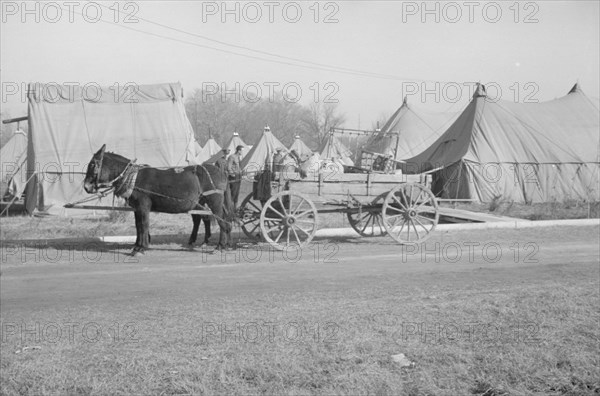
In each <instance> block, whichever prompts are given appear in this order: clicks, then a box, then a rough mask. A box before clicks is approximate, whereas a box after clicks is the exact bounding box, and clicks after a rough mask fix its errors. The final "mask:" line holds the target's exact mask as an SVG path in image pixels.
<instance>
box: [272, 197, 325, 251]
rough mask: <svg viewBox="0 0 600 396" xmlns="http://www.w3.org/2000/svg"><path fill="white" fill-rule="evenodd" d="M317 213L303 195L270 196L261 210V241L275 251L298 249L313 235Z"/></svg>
mask: <svg viewBox="0 0 600 396" xmlns="http://www.w3.org/2000/svg"><path fill="white" fill-rule="evenodd" d="M317 215H318V214H317V209H316V208H315V205H314V204H313V203H312V202H311V201H310V200H309V199H308V198H307V197H306V196H304V195H302V194H298V193H294V192H291V191H283V192H280V193H279V194H276V195H274V196H272V197H271V198H270V199H269V200H268V201H267V202H266V203H265V206H264V207H263V208H262V212H261V215H260V228H261V231H262V235H263V238H265V240H266V241H267V242H269V244H270V245H271V246H273V247H274V248H275V249H279V250H283V249H288V248H297V249H302V248H304V247H305V246H307V245H308V244H309V243H310V241H311V240H312V239H313V237H314V236H315V234H316V232H317Z"/></svg>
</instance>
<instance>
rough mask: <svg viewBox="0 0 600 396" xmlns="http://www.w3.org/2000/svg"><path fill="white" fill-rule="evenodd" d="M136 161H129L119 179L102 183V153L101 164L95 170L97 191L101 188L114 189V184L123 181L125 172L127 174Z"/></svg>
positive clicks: (101, 156) (101, 155)
mask: <svg viewBox="0 0 600 396" xmlns="http://www.w3.org/2000/svg"><path fill="white" fill-rule="evenodd" d="M135 161H137V160H135V159H134V160H132V161H129V162H128V163H127V165H126V166H125V168H124V169H123V171H122V172H121V173H120V174H119V175H118V176H117V177H115V178H114V179H112V180H111V181H108V182H103V183H101V182H100V175H101V174H102V165H103V163H104V151H102V154H100V161H99V164H98V166H97V167H96V169H95V172H96V176H95V177H94V188H95V189H96V191H97V190H99V189H101V188H105V187H114V183H115V182H116V181H118V180H119V179H121V178H122V177H123V176H124V175H125V172H127V170H128V169H129V168H130V167H131V166H132V165H133V164H134V163H135Z"/></svg>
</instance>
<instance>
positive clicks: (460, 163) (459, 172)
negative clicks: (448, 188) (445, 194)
mask: <svg viewBox="0 0 600 396" xmlns="http://www.w3.org/2000/svg"><path fill="white" fill-rule="evenodd" d="M463 164H464V162H463V160H462V159H461V160H460V161H459V168H458V184H457V185H456V196H455V197H454V199H458V192H459V191H460V178H461V176H462V168H463Z"/></svg>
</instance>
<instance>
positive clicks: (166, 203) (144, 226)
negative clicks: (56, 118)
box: [83, 145, 234, 255]
mask: <svg viewBox="0 0 600 396" xmlns="http://www.w3.org/2000/svg"><path fill="white" fill-rule="evenodd" d="M105 149H106V145H103V146H102V148H101V149H100V150H98V152H97V153H96V154H94V156H93V157H92V160H91V161H90V164H89V165H88V168H87V173H86V175H85V180H84V185H83V188H84V189H85V191H86V192H87V193H89V194H93V193H96V192H97V191H98V190H99V189H100V188H108V187H112V188H114V189H115V190H114V193H115V195H117V196H119V197H122V198H125V199H126V201H127V203H128V205H129V206H131V207H132V208H133V210H134V213H135V228H136V231H137V238H136V241H135V245H134V247H133V251H132V252H131V254H132V255H135V254H136V253H140V252H142V253H143V252H144V250H145V249H147V248H148V245H149V243H150V232H149V227H150V212H162V213H185V212H188V211H190V210H192V209H198V208H199V206H198V205H205V204H206V205H208V207H209V208H210V210H211V211H212V214H213V216H214V217H215V218H216V220H217V222H218V223H219V228H220V238H219V243H218V244H217V249H221V248H225V247H228V246H229V242H230V233H231V222H230V220H231V219H232V217H233V215H234V209H233V203H232V201H231V196H230V192H229V185H228V183H227V175H226V173H225V172H224V171H223V170H221V169H219V168H217V167H216V166H213V165H208V164H206V165H194V166H186V167H182V168H170V169H164V170H162V169H156V168H151V167H148V166H142V165H136V164H134V161H131V160H129V159H127V158H125V157H123V156H121V155H118V154H115V153H110V152H105ZM202 218H204V219H205V226H206V229H207V234H206V235H205V242H206V241H208V237H209V236H210V225H209V222H208V221H207V220H208V219H207V218H206V217H205V216H201V215H196V214H194V215H192V219H193V222H194V228H193V230H192V234H191V235H190V239H189V242H188V243H189V245H190V246H193V244H194V242H196V237H197V234H198V226H199V225H200V220H201V219H202Z"/></svg>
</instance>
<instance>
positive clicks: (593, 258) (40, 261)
mask: <svg viewBox="0 0 600 396" xmlns="http://www.w3.org/2000/svg"><path fill="white" fill-rule="evenodd" d="M598 236H599V228H598V227H562V228H559V227H556V228H554V227H553V228H544V229H525V230H489V231H476V232H475V231H470V232H469V231H462V232H454V233H450V232H446V233H443V234H442V233H438V234H437V235H435V236H434V237H433V238H431V239H430V240H429V241H428V242H427V243H426V244H423V245H421V246H404V247H402V246H399V245H397V244H395V243H393V242H391V240H390V239H388V238H385V237H383V238H371V239H367V238H358V237H357V238H344V239H342V238H337V239H320V240H315V241H314V243H313V244H312V245H311V246H310V247H309V248H307V249H304V250H303V251H302V252H295V251H291V252H280V251H274V250H272V249H269V248H268V247H267V246H266V245H262V246H257V245H252V244H249V243H245V242H242V243H241V248H240V249H238V250H237V251H232V252H227V253H216V254H212V253H211V252H210V251H211V250H212V247H209V248H207V249H197V250H196V251H191V252H190V251H186V250H184V249H183V248H181V247H180V246H178V245H176V244H173V243H170V244H155V245H153V249H152V250H150V251H149V252H148V253H146V254H145V255H144V256H141V257H139V258H131V257H129V256H127V255H126V254H125V253H126V252H127V251H128V246H123V245H121V246H119V245H100V244H98V243H92V244H76V243H65V244H62V245H59V246H52V247H39V246H35V245H33V246H24V245H18V244H17V245H11V246H2V263H1V264H2V275H1V277H0V284H1V292H0V296H1V305H2V315H3V316H4V317H6V315H10V314H11V313H16V312H19V311H20V310H37V309H43V307H48V306H62V307H65V306H78V305H80V304H86V305H88V304H94V305H98V304H99V305H104V303H106V304H109V305H111V304H131V303H132V302H134V301H136V300H138V299H158V300H160V299H163V298H166V299H169V298H177V299H181V300H182V301H186V300H187V301H193V300H196V299H199V298H218V297H228V296H240V295H245V294H261V293H276V292H283V293H295V292H303V291H305V292H311V291H325V290H335V289H347V288H358V289H365V288H369V287H374V286H378V285H381V284H382V283H386V284H387V283H395V284H397V285H398V287H403V286H407V285H415V284H424V285H428V284H436V283H442V284H453V283H456V285H457V287H458V286H459V285H465V284H468V283H470V282H479V281H489V282H519V281H526V280H527V279H528V277H544V276H546V275H548V274H550V273H551V272H553V271H555V270H556V268H557V267H556V266H557V265H564V264H573V265H581V264H597V263H598V259H599V242H598ZM586 268H587V266H586ZM590 275H591V276H594V275H595V276H597V275H598V273H597V271H596V273H595V274H590ZM250 298H255V297H250Z"/></svg>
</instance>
